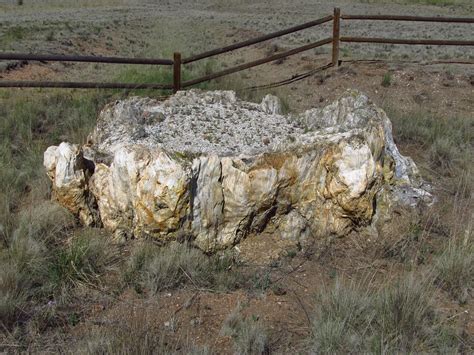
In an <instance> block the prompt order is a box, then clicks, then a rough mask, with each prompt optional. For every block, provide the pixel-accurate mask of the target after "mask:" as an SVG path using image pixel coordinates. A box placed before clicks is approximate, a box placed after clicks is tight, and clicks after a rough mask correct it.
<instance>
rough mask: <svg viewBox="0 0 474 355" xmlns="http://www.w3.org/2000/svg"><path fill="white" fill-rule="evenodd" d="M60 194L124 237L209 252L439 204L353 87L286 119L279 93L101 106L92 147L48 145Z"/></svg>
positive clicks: (190, 95) (90, 220) (379, 114)
mask: <svg viewBox="0 0 474 355" xmlns="http://www.w3.org/2000/svg"><path fill="white" fill-rule="evenodd" d="M44 165H45V167H46V169H47V171H48V175H49V176H50V178H51V180H52V182H53V191H54V198H55V199H57V200H58V201H59V202H60V203H61V204H63V205H64V206H66V207H67V208H68V209H70V210H71V211H72V212H73V213H75V214H76V215H78V216H79V218H80V219H81V221H82V222H83V223H84V224H88V225H90V224H103V226H104V227H105V228H107V229H108V230H110V231H112V232H115V233H116V235H118V236H122V237H132V236H134V237H142V236H152V237H155V238H160V239H163V240H168V239H176V238H183V237H188V238H191V239H192V240H193V241H194V243H195V244H196V245H197V246H199V247H200V248H201V249H203V250H205V251H214V250H216V249H221V248H226V247H229V246H232V245H235V244H236V243H238V242H239V241H240V240H241V239H242V238H245V237H247V236H249V235H256V237H258V234H259V233H260V232H263V231H264V230H265V229H266V228H269V227H270V226H271V230H274V231H275V233H278V234H279V236H280V237H281V238H284V239H288V240H293V241H294V242H295V243H306V242H307V241H309V240H311V238H318V237H324V236H328V235H338V236H341V235H344V234H346V233H347V232H349V231H350V230H352V229H355V228H361V227H364V226H369V225H371V224H372V223H373V222H374V221H375V220H377V219H378V220H379V219H380V217H381V216H382V215H383V216H386V215H387V214H388V213H389V210H390V205H391V204H392V203H403V204H407V205H416V204H418V203H419V202H420V201H424V202H428V203H429V202H430V201H431V195H430V194H429V192H427V191H426V186H424V185H423V183H422V181H421V179H420V178H419V176H418V172H417V169H416V166H415V164H414V163H413V161H412V160H411V159H410V158H407V157H404V156H402V155H400V153H399V152H398V149H397V147H396V146H395V144H394V142H393V138H392V130H391V123H390V120H389V119H388V118H387V116H386V114H385V113H384V112H383V111H382V110H381V109H379V108H377V107H376V106H375V105H374V104H372V103H371V102H370V101H369V100H368V98H367V97H366V96H364V95H363V94H361V93H358V92H355V91H348V92H347V93H346V95H344V96H343V97H341V98H340V99H339V100H337V101H336V102H334V103H332V104H331V105H329V106H327V107H326V108H324V109H313V110H309V111H307V112H305V113H303V114H301V115H298V116H283V115H281V108H280V105H279V101H278V99H277V98H276V97H273V96H267V97H265V98H264V100H263V101H262V103H261V104H254V103H249V102H242V101H240V100H238V99H237V98H236V97H235V94H234V93H233V92H230V91H215V92H200V91H194V90H193V91H187V92H179V93H177V94H176V95H174V96H173V97H172V98H170V99H168V100H167V101H165V102H158V101H154V100H151V99H143V98H131V99H128V100H125V101H118V102H115V103H113V104H110V105H108V106H106V107H105V108H104V110H103V111H102V113H101V114H100V115H99V118H98V123H97V127H96V129H95V130H94V132H92V134H91V136H90V140H89V142H88V144H87V145H85V146H83V147H78V146H76V145H72V144H69V143H61V144H60V145H59V146H58V147H56V146H54V147H50V148H48V150H47V151H46V152H45V155H44Z"/></svg>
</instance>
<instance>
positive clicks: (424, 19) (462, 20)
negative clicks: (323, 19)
mask: <svg viewBox="0 0 474 355" xmlns="http://www.w3.org/2000/svg"><path fill="white" fill-rule="evenodd" d="M341 19H343V20H374V21H379V20H380V21H410V22H444V23H474V18H466V17H426V16H396V15H341Z"/></svg>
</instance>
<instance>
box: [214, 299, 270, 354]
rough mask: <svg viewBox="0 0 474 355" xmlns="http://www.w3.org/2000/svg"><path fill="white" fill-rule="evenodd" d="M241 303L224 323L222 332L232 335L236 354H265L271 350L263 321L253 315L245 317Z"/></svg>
mask: <svg viewBox="0 0 474 355" xmlns="http://www.w3.org/2000/svg"><path fill="white" fill-rule="evenodd" d="M241 310H242V307H241V305H240V304H239V305H238V306H237V307H236V308H235V309H234V310H233V311H232V312H231V313H230V314H229V316H228V317H227V318H226V319H225V321H224V323H223V324H222V328H221V334H222V335H225V336H230V337H231V338H232V340H233V342H234V350H235V353H236V354H242V355H251V354H264V353H267V352H268V351H269V343H268V336H267V332H266V330H265V328H264V327H263V325H262V322H261V321H260V320H259V319H258V317H256V316H255V315H252V316H250V317H244V316H242V314H241V313H240V312H241Z"/></svg>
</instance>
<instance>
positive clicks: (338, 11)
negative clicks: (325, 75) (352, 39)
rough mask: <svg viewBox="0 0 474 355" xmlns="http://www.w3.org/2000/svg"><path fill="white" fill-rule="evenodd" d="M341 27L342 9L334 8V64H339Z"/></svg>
mask: <svg viewBox="0 0 474 355" xmlns="http://www.w3.org/2000/svg"><path fill="white" fill-rule="evenodd" d="M340 29H341V9H340V8H338V7H336V8H334V19H333V27H332V65H333V66H337V65H338V64H339V38H340Z"/></svg>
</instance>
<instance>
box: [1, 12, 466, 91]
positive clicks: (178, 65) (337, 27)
mask: <svg viewBox="0 0 474 355" xmlns="http://www.w3.org/2000/svg"><path fill="white" fill-rule="evenodd" d="M343 20H344V21H345V20H348V21H352V20H367V21H408V22H438V23H462V24H474V18H461V17H426V16H399V15H346V14H341V10H340V9H339V8H335V9H334V12H333V14H332V15H329V16H326V17H322V18H320V19H317V20H313V21H309V22H306V23H303V24H301V25H297V26H293V27H290V28H287V29H284V30H280V31H276V32H272V33H269V34H266V35H263V36H259V37H255V38H252V39H248V40H245V41H242V42H238V43H234V44H231V45H228V46H225V47H221V48H216V49H213V50H210V51H206V52H203V53H200V54H195V55H191V56H189V57H187V58H182V57H181V53H179V52H176V53H174V55H173V59H155V58H124V57H105V56H97V57H96V56H81V55H54V54H23V53H0V60H21V61H41V62H48V61H57V62H89V63H115V64H144V65H164V66H172V67H173V69H172V71H173V82H172V83H169V84H162V83H103V82H100V83H99V82H52V81H1V80H0V87H17V88H72V89H96V88H97V89H132V90H133V89H160V90H173V91H174V92H176V91H178V90H181V88H186V87H190V86H193V85H197V84H200V83H203V82H206V81H209V80H213V79H216V78H219V77H222V76H226V75H230V74H233V73H236V72H239V71H242V70H246V69H250V68H253V67H256V66H259V65H262V64H265V63H269V62H273V61H276V60H279V59H283V58H286V57H289V56H292V55H295V54H298V53H301V52H304V51H307V50H310V49H313V48H317V47H320V46H323V45H326V44H331V43H332V51H331V57H332V58H330V61H329V64H327V65H324V66H322V67H319V68H317V69H316V70H315V71H314V70H313V71H309V72H307V73H303V74H298V75H296V76H293V78H291V79H289V80H288V79H287V80H283V81H280V82H277V83H274V84H278V85H284V84H287V83H290V82H293V81H294V80H300V79H301V78H306V77H308V76H309V75H311V73H315V72H317V71H321V70H325V69H327V68H329V67H334V66H337V65H340V64H341V63H342V62H343V61H341V60H339V51H340V44H341V43H375V44H404V45H439V46H474V40H470V39H469V40H441V39H400V38H379V37H353V36H343V35H341V22H342V21H343ZM328 22H332V35H331V37H328V38H325V39H322V40H319V41H316V42H313V43H310V44H307V45H304V46H301V47H297V48H294V49H290V50H287V51H285V52H281V53H276V54H273V55H270V56H267V57H265V58H261V59H258V60H254V61H251V62H248V63H244V64H241V65H237V66H234V67H232V68H227V69H225V70H221V71H218V72H215V73H211V74H208V75H205V76H202V77H200V78H196V79H191V80H188V81H184V82H183V81H182V68H183V65H186V64H190V63H193V62H196V61H199V60H202V59H206V58H210V57H212V56H215V55H219V54H223V53H227V52H230V51H233V50H236V49H240V48H245V47H248V46H250V45H253V44H257V43H261V42H264V41H267V40H270V39H273V38H278V37H281V36H284V35H287V34H290V33H294V32H298V31H302V30H305V29H307V28H311V27H314V26H318V25H322V24H325V23H328ZM460 35H464V33H460ZM272 85H273V84H267V85H259V86H255V87H252V88H254V89H255V88H258V87H267V86H268V87H270V86H272Z"/></svg>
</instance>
